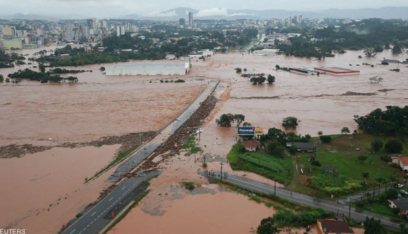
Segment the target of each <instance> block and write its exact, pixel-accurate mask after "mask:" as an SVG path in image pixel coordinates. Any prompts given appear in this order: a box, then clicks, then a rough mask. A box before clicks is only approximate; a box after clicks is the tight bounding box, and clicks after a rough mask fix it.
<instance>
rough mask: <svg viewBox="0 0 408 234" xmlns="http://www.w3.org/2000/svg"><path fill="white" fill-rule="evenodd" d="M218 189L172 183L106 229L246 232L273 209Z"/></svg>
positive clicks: (253, 227)
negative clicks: (192, 189) (186, 186)
mask: <svg viewBox="0 0 408 234" xmlns="http://www.w3.org/2000/svg"><path fill="white" fill-rule="evenodd" d="M220 189H221V191H219V190H220ZM222 189H223V188H219V187H215V188H214V186H212V187H211V186H210V187H209V188H208V186H206V187H201V188H198V189H196V190H197V191H193V192H189V191H186V189H184V188H180V187H176V186H174V185H173V187H170V188H169V189H168V191H167V190H166V191H167V192H166V193H162V194H161V195H160V196H159V197H160V200H159V201H155V200H152V199H149V197H150V196H153V194H149V195H148V197H147V198H145V200H143V201H142V203H141V205H139V206H138V207H137V208H135V209H134V210H132V211H131V212H130V213H129V214H128V215H127V216H126V217H125V218H124V219H123V220H122V221H121V222H120V223H119V224H118V225H116V226H115V227H114V228H113V229H112V230H111V231H110V232H109V233H110V234H113V233H134V231H135V228H137V230H138V231H139V232H142V233H146V234H148V233H163V234H165V233H167V234H176V233H196V234H200V233H248V232H250V231H253V230H254V229H256V227H257V226H258V225H259V222H260V220H261V219H263V218H266V217H268V216H271V215H273V214H274V212H275V211H274V210H273V208H268V207H267V206H265V205H264V204H257V203H256V202H254V201H250V200H248V197H247V196H244V195H241V194H236V193H233V192H228V191H222ZM153 192H156V191H153Z"/></svg>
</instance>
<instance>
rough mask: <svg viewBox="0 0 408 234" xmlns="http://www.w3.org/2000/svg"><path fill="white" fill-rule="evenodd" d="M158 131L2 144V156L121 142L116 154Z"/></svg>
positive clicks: (16, 156) (147, 138)
mask: <svg viewBox="0 0 408 234" xmlns="http://www.w3.org/2000/svg"><path fill="white" fill-rule="evenodd" d="M155 133H156V132H154V131H151V132H138V133H130V134H126V135H122V136H106V137H101V138H100V139H98V140H95V141H89V142H65V143H62V144H58V145H54V146H36V145H33V144H23V145H17V144H10V145H6V146H0V158H21V157H23V156H25V155H26V154H34V153H38V152H43V151H46V150H50V149H52V148H56V147H60V148H70V149H74V148H81V147H86V146H94V147H101V146H104V145H117V144H120V145H121V146H120V148H119V149H118V151H117V152H116V154H115V156H116V155H117V154H118V153H119V152H126V151H128V150H130V149H131V148H132V147H134V146H135V145H137V144H139V143H142V142H145V141H147V140H149V139H150V138H152V137H153V136H154V134H155Z"/></svg>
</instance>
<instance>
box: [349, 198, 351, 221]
mask: <svg viewBox="0 0 408 234" xmlns="http://www.w3.org/2000/svg"><path fill="white" fill-rule="evenodd" d="M350 216H351V198H350V204H349V218H350Z"/></svg>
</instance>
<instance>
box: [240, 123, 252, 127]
mask: <svg viewBox="0 0 408 234" xmlns="http://www.w3.org/2000/svg"><path fill="white" fill-rule="evenodd" d="M242 126H244V127H251V126H252V124H251V123H248V122H245V123H243V124H242Z"/></svg>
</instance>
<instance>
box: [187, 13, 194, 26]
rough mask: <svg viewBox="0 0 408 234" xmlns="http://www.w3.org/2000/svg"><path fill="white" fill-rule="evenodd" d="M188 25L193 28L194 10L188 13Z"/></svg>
mask: <svg viewBox="0 0 408 234" xmlns="http://www.w3.org/2000/svg"><path fill="white" fill-rule="evenodd" d="M188 26H189V27H190V28H193V12H189V13H188Z"/></svg>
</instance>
